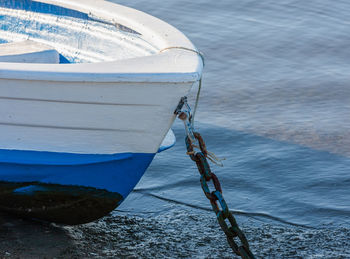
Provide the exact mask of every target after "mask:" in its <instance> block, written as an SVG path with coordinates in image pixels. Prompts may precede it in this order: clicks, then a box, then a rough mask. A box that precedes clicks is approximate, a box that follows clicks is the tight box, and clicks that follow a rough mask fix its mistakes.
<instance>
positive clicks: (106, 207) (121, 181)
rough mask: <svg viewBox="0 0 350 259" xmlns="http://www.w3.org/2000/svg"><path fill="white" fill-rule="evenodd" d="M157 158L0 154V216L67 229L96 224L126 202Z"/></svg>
mask: <svg viewBox="0 0 350 259" xmlns="http://www.w3.org/2000/svg"><path fill="white" fill-rule="evenodd" d="M154 155H155V154H140V153H137V154H135V153H122V154H113V155H85V154H70V153H54V152H37V151H18V150H0V210H2V211H5V212H8V213H12V214H17V215H19V216H24V217H31V218H38V219H42V220H46V221H51V222H56V223H63V224H82V223H87V222H91V221H94V220H96V219H98V218H101V217H103V216H105V215H106V214H108V213H109V212H110V211H112V210H114V209H115V208H116V207H117V206H118V205H119V204H120V203H121V202H122V201H123V200H124V199H125V198H126V196H127V195H128V194H129V193H130V192H131V191H132V189H133V188H134V187H135V185H136V184H137V182H138V181H139V180H140V178H141V177H142V175H143V173H144V172H145V171H146V169H147V167H148V166H149V164H150V163H151V161H152V159H153V157H154Z"/></svg>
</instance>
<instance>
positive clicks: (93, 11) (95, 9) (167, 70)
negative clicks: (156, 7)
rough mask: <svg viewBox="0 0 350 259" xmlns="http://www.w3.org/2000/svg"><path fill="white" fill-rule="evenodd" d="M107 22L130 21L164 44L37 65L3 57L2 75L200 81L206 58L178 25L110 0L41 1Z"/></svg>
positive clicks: (154, 41)
mask: <svg viewBox="0 0 350 259" xmlns="http://www.w3.org/2000/svg"><path fill="white" fill-rule="evenodd" d="M37 2H42V3H47V4H51V5H56V6H60V7H64V8H69V9H72V10H75V11H79V12H82V13H86V14H88V15H89V16H92V17H94V18H95V17H96V18H98V19H101V20H103V21H106V22H111V23H113V24H116V25H117V24H119V25H123V26H126V27H128V28H130V29H132V30H135V31H136V32H138V33H140V34H142V35H143V38H144V39H145V40H146V41H148V42H150V43H151V44H152V45H154V46H156V47H157V48H158V49H159V52H158V53H157V54H154V55H151V56H144V57H138V58H131V59H123V60H115V61H112V62H111V61H109V62H97V63H75V64H33V63H8V62H0V80H1V79H22V80H38V81H64V82H76V81H79V82H86V81H90V82H101V83H102V82H175V83H177V82H178V83H183V82H196V81H198V80H199V79H200V77H201V73H202V69H203V60H202V58H201V56H200V55H199V54H198V51H197V49H196V48H195V46H194V45H193V44H192V42H191V41H190V40H189V39H188V38H187V37H186V36H185V35H184V34H183V33H182V32H180V31H179V30H178V29H176V28H175V27H173V26H171V25H169V24H168V23H166V22H164V21H162V20H160V19H158V18H156V17H153V16H151V15H148V14H146V13H144V12H141V11H138V10H136V9H132V8H129V7H125V6H122V5H118V4H114V3H110V2H107V1H104V0H101V1H93V0H86V1H84V2H81V1H79V0H39V1H37Z"/></svg>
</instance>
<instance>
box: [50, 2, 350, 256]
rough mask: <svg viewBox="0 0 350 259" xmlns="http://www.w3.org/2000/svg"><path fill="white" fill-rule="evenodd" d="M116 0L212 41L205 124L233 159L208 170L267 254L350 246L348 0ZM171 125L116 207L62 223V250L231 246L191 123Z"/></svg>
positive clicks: (129, 251) (138, 252)
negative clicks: (195, 154) (173, 140)
mask: <svg viewBox="0 0 350 259" xmlns="http://www.w3.org/2000/svg"><path fill="white" fill-rule="evenodd" d="M113 1H114V0H113ZM114 2H117V3H119V4H123V5H127V6H130V7H133V8H136V9H139V10H142V11H145V12H147V13H149V14H152V15H154V16H156V17H159V18H160V19H163V20H165V21H166V22H168V23H170V24H172V25H174V26H175V27H177V28H178V29H180V30H181V31H182V32H184V33H185V34H186V35H187V36H188V37H189V38H190V39H191V40H192V41H193V43H194V44H195V45H196V46H197V47H198V49H200V50H201V51H203V52H204V54H205V57H206V67H205V70H204V78H203V90H202V96H201V99H200V104H199V108H198V113H197V117H196V120H197V121H196V127H197V130H198V131H199V132H201V134H202V136H203V137H204V139H205V140H206V143H207V147H208V149H209V150H210V151H213V152H214V153H215V154H216V155H218V156H220V157H225V158H226V160H225V161H224V165H225V166H224V167H223V168H220V167H216V166H214V165H213V166H212V169H213V171H214V172H215V173H216V174H217V175H218V177H219V179H220V180H221V183H222V187H223V193H224V197H225V199H226V201H227V202H228V205H229V208H230V209H231V210H232V211H233V212H235V215H236V216H237V220H238V222H239V224H240V225H241V226H242V229H243V230H244V231H245V232H246V233H247V236H248V239H249V240H250V242H251V245H252V250H253V251H254V253H255V254H256V255H257V257H258V258H350V226H349V223H350V188H349V186H350V81H349V79H350V3H349V2H348V1H331V0H322V1H320V0H309V1H297V0H280V1H271V0H263V1H261V0H260V1H256V0H245V1H236V0H221V1H204V0H197V1H185V0H176V1H175V0H163V1H159V0H138V1H126V0H115V1H114ZM193 90H194V91H193V93H192V99H193V96H194V93H195V91H196V89H193ZM174 131H175V134H176V136H177V138H178V142H177V144H176V146H175V147H174V148H172V149H171V150H168V151H166V152H164V153H161V154H159V155H157V156H156V158H155V160H154V161H153V163H152V164H151V166H150V168H149V169H148V171H147V172H146V174H145V175H144V177H143V178H142V180H141V181H140V183H139V184H138V185H137V187H136V188H135V191H134V192H133V193H132V194H131V195H130V196H129V197H128V198H127V199H126V201H125V202H124V203H123V204H122V206H120V207H119V208H118V209H117V210H116V211H115V212H113V214H112V215H111V216H109V217H107V218H105V219H103V220H101V221H99V222H95V223H91V224H88V225H84V226H79V227H66V228H63V229H64V231H65V233H66V234H64V235H66V236H65V237H66V238H67V240H73V241H74V245H71V243H70V245H67V247H68V248H67V250H65V251H66V252H65V253H66V254H69V255H72V254H73V255H75V256H76V257H114V256H115V257H130V258H135V257H144V258H154V257H157V258H173V257H185V258H193V257H194V258H223V257H225V258H228V257H231V256H232V254H231V252H230V249H229V248H228V245H227V244H226V240H225V238H224V235H223V234H222V233H221V232H220V230H219V227H218V225H217V223H216V220H215V215H214V214H213V213H212V212H210V211H208V210H209V209H210V204H209V203H208V200H207V199H206V198H205V197H204V195H203V193H202V190H201V188H200V184H199V177H198V172H197V171H196V168H195V165H194V164H193V162H192V161H190V159H189V158H188V157H187V155H186V154H185V145H184V141H183V140H184V137H185V136H184V129H183V125H182V124H181V123H180V122H176V123H175V125H174ZM67 233H68V234H67ZM43 235H44V234H43ZM67 242H68V241H67ZM61 245H62V244H61ZM62 246H63V245H62ZM60 255H62V254H60ZM64 255H65V254H64V253H63V257H64Z"/></svg>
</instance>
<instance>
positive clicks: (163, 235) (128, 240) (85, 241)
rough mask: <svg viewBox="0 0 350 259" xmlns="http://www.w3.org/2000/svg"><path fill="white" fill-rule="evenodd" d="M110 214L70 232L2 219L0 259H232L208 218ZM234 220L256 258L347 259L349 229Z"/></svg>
mask: <svg viewBox="0 0 350 259" xmlns="http://www.w3.org/2000/svg"><path fill="white" fill-rule="evenodd" d="M114 214H115V215H110V216H107V217H105V218H103V219H101V220H99V221H96V222H93V223H89V224H85V225H80V226H69V227H67V226H59V225H55V224H49V223H44V222H38V221H31V220H22V219H16V218H12V217H9V216H7V215H3V214H1V215H0V258H68V257H69V258H232V253H231V251H230V248H229V247H228V245H227V244H226V240H225V238H224V236H223V233H221V232H220V230H219V228H218V225H217V222H216V221H215V218H214V217H213V215H212V213H209V212H203V211H200V210H189V209H188V208H185V207H184V208H181V209H180V210H179V209H176V210H172V211H171V212H170V213H167V214H166V215H158V216H155V217H153V216H151V217H144V216H142V217H141V216H139V215H128V216H127V215H125V214H124V213H118V212H115V213H114ZM237 219H238V221H239V222H241V224H240V225H241V228H242V229H243V230H244V232H245V233H246V235H247V237H248V239H249V240H250V244H251V247H252V250H253V251H254V252H255V253H256V256H257V258H310V259H311V258H329V259H331V258H332V259H334V258H339V259H340V258H342V259H343V258H350V230H349V229H348V228H343V227H337V228H332V227H330V228H326V227H325V228H317V229H314V228H304V227H295V226H289V225H284V224H277V225H276V223H274V222H261V221H259V220H256V219H254V218H247V217H241V216H239V217H237Z"/></svg>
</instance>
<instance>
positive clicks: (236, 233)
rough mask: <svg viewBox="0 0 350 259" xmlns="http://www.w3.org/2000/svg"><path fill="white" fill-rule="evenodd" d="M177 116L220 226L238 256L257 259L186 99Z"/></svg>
mask: <svg viewBox="0 0 350 259" xmlns="http://www.w3.org/2000/svg"><path fill="white" fill-rule="evenodd" d="M183 106H185V111H182V108H183ZM175 114H177V115H179V118H180V119H181V120H183V121H184V125H185V128H186V134H187V136H186V139H185V143H186V148H187V154H188V155H189V156H190V158H191V159H192V160H193V161H194V162H196V165H197V168H198V171H199V173H200V175H201V176H200V182H201V186H202V189H203V192H204V194H205V196H206V197H207V198H208V200H209V201H210V204H211V206H212V208H213V211H214V212H215V214H216V218H217V220H218V222H219V225H220V227H221V229H222V230H223V231H224V233H225V235H226V238H227V241H228V243H229V245H230V247H231V248H232V250H233V252H234V253H235V254H236V255H238V256H241V258H243V259H255V257H254V255H253V253H252V252H251V251H250V248H249V243H248V240H247V238H246V237H245V235H244V233H243V232H242V230H241V229H240V228H239V226H238V224H237V222H236V219H235V218H234V216H233V215H232V213H231V212H230V210H229V208H228V206H227V203H226V201H225V199H224V197H223V195H222V189H221V184H220V181H219V179H218V177H217V176H216V175H215V174H214V173H213V172H212V171H211V169H210V166H209V163H208V160H207V156H208V153H209V152H208V151H207V149H206V145H205V142H204V140H203V138H202V136H201V135H200V134H199V133H198V132H194V131H193V127H192V125H191V123H190V121H191V111H190V108H189V105H188V104H187V99H186V98H185V99H184V98H182V99H181V101H180V104H179V106H178V107H177V109H176V111H175ZM196 143H198V145H196ZM195 148H198V149H199V150H200V152H196V151H195ZM210 181H212V183H213V185H214V188H215V191H210V188H209V186H208V182H210ZM237 238H238V239H239V241H240V244H237V243H236V241H235V239H237Z"/></svg>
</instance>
